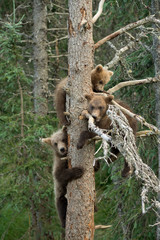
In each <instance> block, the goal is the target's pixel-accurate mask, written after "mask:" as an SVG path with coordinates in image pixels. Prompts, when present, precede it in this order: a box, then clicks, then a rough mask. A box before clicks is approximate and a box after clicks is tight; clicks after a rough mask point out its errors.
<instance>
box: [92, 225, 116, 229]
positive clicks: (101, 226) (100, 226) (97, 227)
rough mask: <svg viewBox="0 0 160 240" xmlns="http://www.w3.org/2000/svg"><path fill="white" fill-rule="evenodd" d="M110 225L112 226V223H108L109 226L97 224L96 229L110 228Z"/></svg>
mask: <svg viewBox="0 0 160 240" xmlns="http://www.w3.org/2000/svg"><path fill="white" fill-rule="evenodd" d="M110 227H112V225H107V226H105V225H96V226H95V229H106V228H110Z"/></svg>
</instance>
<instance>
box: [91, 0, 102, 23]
mask: <svg viewBox="0 0 160 240" xmlns="http://www.w3.org/2000/svg"><path fill="white" fill-rule="evenodd" d="M104 2H105V0H101V1H100V2H99V6H98V12H97V13H96V14H95V15H94V17H93V18H92V23H95V22H96V21H97V19H98V18H99V17H100V15H101V14H102V11H103V4H104Z"/></svg>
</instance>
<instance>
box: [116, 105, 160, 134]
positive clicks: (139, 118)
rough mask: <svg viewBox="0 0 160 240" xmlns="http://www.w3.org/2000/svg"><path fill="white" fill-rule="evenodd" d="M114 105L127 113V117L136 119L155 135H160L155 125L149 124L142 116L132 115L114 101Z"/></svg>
mask: <svg viewBox="0 0 160 240" xmlns="http://www.w3.org/2000/svg"><path fill="white" fill-rule="evenodd" d="M112 103H113V104H114V105H116V106H118V107H119V108H120V109H121V110H122V112H123V113H126V114H127V115H129V116H130V117H133V118H136V119H137V121H139V122H140V123H141V124H142V125H144V126H146V127H148V128H149V129H150V130H152V131H153V132H154V133H155V134H158V135H160V130H159V129H158V128H157V127H155V126H154V125H152V124H150V123H147V122H146V120H145V119H144V118H143V117H142V116H140V115H137V114H135V113H132V112H131V111H129V110H128V109H126V108H124V107H122V106H121V105H119V104H118V103H117V102H116V101H114V100H112Z"/></svg>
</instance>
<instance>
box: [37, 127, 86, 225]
mask: <svg viewBox="0 0 160 240" xmlns="http://www.w3.org/2000/svg"><path fill="white" fill-rule="evenodd" d="M41 141H42V142H45V143H47V144H49V145H50V146H52V147H53V149H54V152H55V156H54V165H53V178H54V193H55V203H56V208H57V211H58V215H59V218H60V221H61V225H62V227H63V228H65V223H66V211H67V199H66V197H65V194H66V192H67V184H68V182H70V181H72V180H74V179H78V178H80V177H81V176H82V175H83V172H84V170H83V168H82V167H73V168H71V169H69V168H68V161H67V160H61V158H62V157H66V156H67V152H68V148H67V131H66V128H63V129H62V130H58V131H57V132H55V133H53V134H52V136H51V137H49V138H42V139H41Z"/></svg>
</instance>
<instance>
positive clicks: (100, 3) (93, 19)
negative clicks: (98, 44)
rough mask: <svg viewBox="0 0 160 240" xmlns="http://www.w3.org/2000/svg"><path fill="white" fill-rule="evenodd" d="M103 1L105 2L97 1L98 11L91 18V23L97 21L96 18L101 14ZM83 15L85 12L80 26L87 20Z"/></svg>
mask: <svg viewBox="0 0 160 240" xmlns="http://www.w3.org/2000/svg"><path fill="white" fill-rule="evenodd" d="M104 2H105V0H101V1H100V2H99V6H98V12H97V13H96V14H95V15H94V17H93V18H92V23H95V22H96V21H97V19H98V18H99V17H100V15H101V14H102V11H103V4H104ZM84 17H85V14H84V16H83V19H82V21H81V23H80V27H82V26H83V25H84V24H86V23H87V20H86V19H85V18H84Z"/></svg>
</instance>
